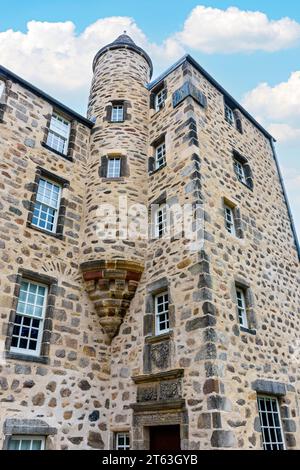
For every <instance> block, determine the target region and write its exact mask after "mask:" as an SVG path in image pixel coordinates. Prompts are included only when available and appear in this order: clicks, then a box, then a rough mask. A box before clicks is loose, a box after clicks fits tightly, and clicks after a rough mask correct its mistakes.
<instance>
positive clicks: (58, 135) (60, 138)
mask: <svg viewBox="0 0 300 470" xmlns="http://www.w3.org/2000/svg"><path fill="white" fill-rule="evenodd" d="M70 129H71V123H70V121H67V120H66V119H65V118H63V117H62V116H60V115H59V114H56V113H53V114H52V117H51V121H50V127H49V132H48V136H47V145H48V146H49V147H51V148H52V149H53V150H56V151H57V152H59V153H61V154H63V155H67V153H68V145H69V137H70Z"/></svg>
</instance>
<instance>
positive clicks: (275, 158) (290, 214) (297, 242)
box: [270, 138, 300, 261]
mask: <svg viewBox="0 0 300 470" xmlns="http://www.w3.org/2000/svg"><path fill="white" fill-rule="evenodd" d="M270 142H271V147H272V151H273V156H274V160H275V165H276V168H277V172H278V176H279V181H280V184H281V187H282V192H283V196H284V199H285V203H286V206H287V210H288V214H289V218H290V222H291V228H292V232H293V235H294V239H295V245H296V250H297V253H298V260H299V261H300V244H299V240H298V235H297V231H296V227H295V223H294V219H293V215H292V210H291V206H290V203H289V199H288V195H287V192H286V189H285V185H284V181H283V177H282V173H281V170H280V166H279V162H278V158H277V153H276V150H275V146H274V142H275V141H274V139H272V138H271V139H270Z"/></svg>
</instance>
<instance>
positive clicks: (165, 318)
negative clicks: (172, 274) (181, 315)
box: [155, 292, 170, 334]
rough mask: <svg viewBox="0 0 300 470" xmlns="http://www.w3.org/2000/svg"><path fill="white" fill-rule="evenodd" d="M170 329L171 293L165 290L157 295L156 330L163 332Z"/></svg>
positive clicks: (157, 332) (159, 332)
mask: <svg viewBox="0 0 300 470" xmlns="http://www.w3.org/2000/svg"><path fill="white" fill-rule="evenodd" d="M169 329H170V320H169V295H168V292H163V293H161V294H157V295H156V296H155V332H156V334H162V333H166V332H167V331H169Z"/></svg>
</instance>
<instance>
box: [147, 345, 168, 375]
mask: <svg viewBox="0 0 300 470" xmlns="http://www.w3.org/2000/svg"><path fill="white" fill-rule="evenodd" d="M150 360H151V366H152V367H151V369H152V368H153V367H156V368H158V369H167V368H168V367H169V366H170V342H169V341H164V342H162V343H158V344H152V345H151V346H150Z"/></svg>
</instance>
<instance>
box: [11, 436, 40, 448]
mask: <svg viewBox="0 0 300 470" xmlns="http://www.w3.org/2000/svg"><path fill="white" fill-rule="evenodd" d="M11 441H19V447H20V446H21V443H22V441H31V442H30V449H26V450H45V442H46V437H45V436H29V435H15V434H13V435H12V436H11V437H10V438H9V441H8V450H18V451H19V450H22V449H9V445H10V442H11ZM33 441H41V448H40V449H32V444H33Z"/></svg>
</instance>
